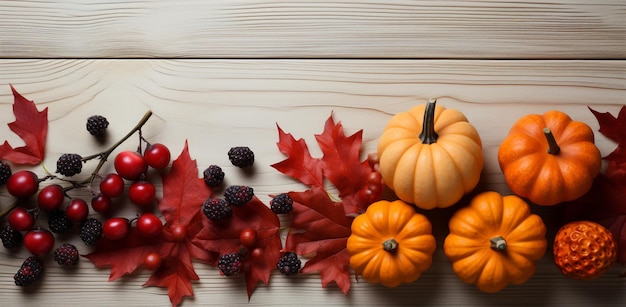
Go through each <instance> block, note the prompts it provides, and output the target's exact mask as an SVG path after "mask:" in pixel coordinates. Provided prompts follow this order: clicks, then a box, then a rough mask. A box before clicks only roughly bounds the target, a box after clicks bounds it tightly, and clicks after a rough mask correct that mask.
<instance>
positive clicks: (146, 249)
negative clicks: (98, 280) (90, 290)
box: [84, 228, 160, 281]
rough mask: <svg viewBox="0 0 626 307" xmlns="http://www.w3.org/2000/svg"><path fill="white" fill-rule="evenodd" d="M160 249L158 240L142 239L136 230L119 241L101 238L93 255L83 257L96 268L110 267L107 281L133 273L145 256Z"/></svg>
mask: <svg viewBox="0 0 626 307" xmlns="http://www.w3.org/2000/svg"><path fill="white" fill-rule="evenodd" d="M159 249H160V241H159V240H158V239H148V238H144V237H143V236H141V235H140V234H139V232H138V231H137V229H136V228H131V230H130V233H129V234H128V235H127V236H125V237H124V238H122V239H120V240H109V239H107V238H102V239H101V240H100V241H98V244H97V246H96V250H95V251H94V252H93V253H90V254H87V255H84V257H85V258H87V259H89V261H91V262H92V263H93V264H94V265H95V266H96V267H98V268H100V267H111V274H110V275H109V281H114V280H117V279H119V278H121V277H123V276H125V275H127V274H130V273H133V272H135V270H137V268H139V266H140V265H141V264H142V261H143V258H144V257H145V255H147V254H149V253H151V252H156V251H158V250H159Z"/></svg>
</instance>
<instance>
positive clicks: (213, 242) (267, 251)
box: [192, 196, 282, 298]
mask: <svg viewBox="0 0 626 307" xmlns="http://www.w3.org/2000/svg"><path fill="white" fill-rule="evenodd" d="M232 209H233V215H232V217H230V218H228V219H224V220H219V221H212V220H209V219H207V218H205V219H204V222H203V225H204V227H203V229H202V231H200V232H199V233H198V234H197V235H196V236H195V237H194V239H193V240H192V242H193V243H194V244H195V245H196V246H198V247H199V248H201V249H203V250H207V251H210V252H213V253H215V254H218V255H224V254H227V253H232V252H244V257H243V266H242V272H243V273H244V275H245V278H246V288H247V290H248V298H250V296H251V295H252V292H253V291H254V289H255V288H256V286H257V284H258V283H259V282H263V283H265V284H266V285H267V284H268V283H269V280H270V275H271V273H272V271H273V270H275V269H276V264H277V263H278V260H279V259H280V250H281V247H282V242H281V239H280V220H279V219H278V217H277V216H276V214H274V213H273V212H272V211H271V210H270V209H269V208H268V207H267V206H266V205H265V204H263V202H261V201H260V200H259V199H258V198H257V197H256V196H254V197H253V199H252V200H251V201H249V202H248V203H247V204H245V205H244V206H243V207H235V206H233V207H232ZM248 228H249V229H254V230H256V232H257V236H258V238H257V244H256V246H258V247H261V248H262V249H263V252H262V256H261V257H252V256H250V253H251V251H250V250H247V249H245V248H244V247H242V244H241V242H240V240H239V234H240V233H241V231H242V230H244V229H248ZM216 264H217V260H216V261H214V263H213V265H216Z"/></svg>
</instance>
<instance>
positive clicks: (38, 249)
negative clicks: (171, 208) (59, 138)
mask: <svg viewBox="0 0 626 307" xmlns="http://www.w3.org/2000/svg"><path fill="white" fill-rule="evenodd" d="M107 126H108V121H107V120H106V118H104V117H103V116H99V115H98V116H91V117H89V118H88V120H87V124H86V128H87V130H88V131H89V133H90V134H92V135H94V136H95V137H101V136H103V135H104V134H105V132H106V131H105V129H106V128H107ZM139 129H140V126H139V128H136V130H134V131H140V130H139ZM134 131H133V132H134ZM140 135H141V134H140ZM140 142H141V143H146V146H145V149H144V150H143V152H141V146H139V148H140V150H139V151H129V150H127V151H121V152H119V153H118V154H117V155H116V156H115V159H114V161H113V164H114V167H115V172H113V173H109V174H106V175H100V174H98V173H97V172H98V171H99V168H97V169H96V170H95V171H94V173H93V174H92V177H90V179H89V180H87V181H75V180H72V177H73V176H74V175H78V174H80V173H81V172H82V166H83V163H86V162H87V161H88V160H90V159H94V158H99V159H101V162H103V160H106V158H107V157H108V155H109V154H111V153H112V152H113V150H114V149H115V147H116V146H117V145H119V144H120V143H121V141H120V143H118V144H116V145H115V146H114V147H112V148H110V149H109V150H108V151H106V152H103V153H100V154H97V155H93V156H90V157H86V158H83V157H82V156H80V155H78V154H73V153H71V154H63V155H61V156H60V157H59V159H58V160H57V165H56V166H57V170H56V173H58V174H60V175H62V177H57V176H55V175H51V174H50V175H48V176H46V177H44V178H38V176H37V175H36V174H35V173H34V172H32V171H30V170H20V171H17V172H15V173H13V172H12V171H11V167H10V165H9V164H8V163H4V162H0V184H6V190H7V192H8V193H9V194H11V195H12V196H14V197H15V198H16V203H15V208H13V209H12V210H11V211H10V212H8V217H7V225H6V227H5V228H4V229H3V230H2V231H1V232H0V239H2V243H3V246H4V247H5V248H8V249H13V248H16V247H19V246H21V245H23V246H24V247H25V248H26V250H27V251H28V252H29V253H30V254H31V256H30V257H29V258H28V259H27V260H25V261H24V263H23V264H22V267H21V268H20V269H19V270H18V272H17V273H16V274H15V276H14V278H15V283H16V284H17V285H19V286H28V285H30V284H32V283H33V282H35V281H36V280H37V279H39V278H40V276H41V275H42V273H43V263H44V262H43V261H42V258H43V257H44V256H45V255H47V254H49V253H51V252H52V251H53V249H54V247H55V243H56V242H55V239H57V238H56V236H55V234H62V233H67V232H70V231H71V230H72V229H73V227H74V225H76V224H78V225H80V231H79V232H80V238H81V239H82V241H83V242H84V243H85V244H86V245H94V244H96V243H97V242H98V240H100V239H101V238H102V237H105V238H108V239H111V240H116V239H120V238H122V237H124V236H125V235H126V234H127V233H128V232H129V231H130V228H131V227H133V225H134V227H136V228H137V230H138V232H139V233H140V234H142V235H144V236H146V237H156V236H158V235H159V234H160V232H161V230H162V228H163V222H162V221H161V219H160V218H159V217H158V216H157V215H156V214H154V213H153V212H151V206H152V205H153V204H155V203H156V189H155V186H154V184H153V183H152V182H150V181H148V180H147V173H148V169H149V168H154V169H157V170H161V169H164V168H166V167H167V166H168V165H169V163H170V160H171V154H170V151H169V149H168V147H167V146H165V145H163V144H159V143H155V144H150V143H148V142H147V141H146V140H145V139H143V138H140ZM52 178H54V179H58V181H59V182H60V183H53V184H49V185H46V186H44V187H42V188H41V189H40V185H41V183H42V182H43V181H45V180H48V179H52ZM97 179H99V180H100V182H99V189H94V188H93V187H92V186H91V185H92V183H93V182H94V181H96V180H97ZM127 182H129V183H130V186H129V188H128V191H127V195H128V199H129V200H130V202H132V203H133V204H135V205H136V206H138V208H139V209H141V211H142V213H141V214H139V215H138V217H137V218H135V219H133V220H129V219H127V218H125V217H108V218H105V220H104V222H101V221H100V220H99V219H98V218H94V217H90V213H91V211H92V210H93V211H94V212H97V213H102V216H108V215H109V214H110V213H111V211H112V209H113V201H112V199H113V198H116V197H119V196H120V195H122V194H123V193H124V191H125V190H126V185H127ZM63 183H67V184H68V186H67V187H63V186H62V184H63ZM77 188H87V189H88V190H90V191H92V198H91V208H90V206H89V204H88V202H87V200H85V199H82V198H77V197H72V196H70V194H69V193H68V192H69V191H70V190H72V189H77ZM33 198H36V204H37V205H36V206H29V204H30V203H32V201H28V200H29V199H33ZM66 199H69V202H68V203H67V205H65V206H64V203H65V202H66ZM29 207H32V208H29ZM42 214H45V215H47V222H48V225H47V227H44V226H42V225H39V224H38V223H37V220H38V218H39V217H40V215H42ZM105 214H106V215H105ZM151 256H154V255H151ZM157 256H158V255H157ZM54 259H55V261H56V262H57V263H58V264H59V265H62V266H71V265H76V264H77V263H78V259H79V252H78V248H77V247H76V246H74V245H72V244H69V243H63V244H60V245H59V246H58V247H57V248H56V249H54ZM158 260H159V261H160V258H159V259H158ZM155 263H156V260H152V261H151V262H150V263H149V264H150V267H151V268H156V267H155Z"/></svg>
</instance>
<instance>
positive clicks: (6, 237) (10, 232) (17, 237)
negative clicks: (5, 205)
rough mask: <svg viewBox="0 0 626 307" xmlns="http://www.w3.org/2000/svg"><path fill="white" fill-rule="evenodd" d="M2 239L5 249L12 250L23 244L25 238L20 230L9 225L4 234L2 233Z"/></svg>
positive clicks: (0, 236) (0, 235) (0, 233)
mask: <svg viewBox="0 0 626 307" xmlns="http://www.w3.org/2000/svg"><path fill="white" fill-rule="evenodd" d="M0 238H2V245H3V246H4V248H7V249H11V248H14V247H17V246H19V245H20V243H22V238H23V236H22V233H21V232H20V231H19V230H17V229H15V228H13V227H11V225H7V226H6V227H5V228H4V229H3V230H2V232H0Z"/></svg>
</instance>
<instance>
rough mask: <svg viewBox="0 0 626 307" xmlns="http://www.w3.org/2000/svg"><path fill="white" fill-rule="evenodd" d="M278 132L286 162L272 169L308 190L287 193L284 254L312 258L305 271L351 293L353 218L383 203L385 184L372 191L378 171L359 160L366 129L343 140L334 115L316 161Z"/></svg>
mask: <svg viewBox="0 0 626 307" xmlns="http://www.w3.org/2000/svg"><path fill="white" fill-rule="evenodd" d="M278 133H279V142H278V144H277V145H278V148H279V150H280V151H281V152H282V153H283V154H285V155H286V156H287V158H286V159H285V160H283V161H281V162H278V163H276V164H273V165H272V166H273V167H274V168H276V169H277V170H278V171H280V172H282V173H284V174H286V175H289V176H291V177H293V178H295V179H297V180H299V181H300V182H302V183H304V184H306V185H307V186H309V187H310V189H309V190H307V191H304V192H290V193H289V195H290V196H291V197H292V199H294V210H293V211H292V216H293V221H292V223H291V227H290V229H289V233H288V234H287V239H286V243H285V248H284V250H288V251H295V252H296V253H297V254H299V255H301V256H305V257H312V258H311V259H309V261H307V262H306V264H305V265H304V267H303V268H302V272H303V273H307V272H314V271H318V272H320V275H321V277H322V286H323V287H326V286H327V285H328V284H329V283H331V282H335V283H336V284H337V285H338V286H339V288H340V289H341V290H342V291H343V292H344V293H348V291H349V289H350V269H349V258H350V257H349V255H348V252H347V251H346V242H347V239H348V237H349V236H350V226H351V224H352V220H353V216H354V215H357V214H360V213H362V212H363V211H365V209H366V208H367V206H369V204H371V203H372V202H374V201H376V200H378V199H380V197H381V194H382V185H383V183H382V181H380V180H379V181H378V182H376V183H375V185H376V187H374V189H373V190H372V189H371V184H372V183H371V182H370V180H369V178H370V175H371V174H373V173H376V171H375V170H374V168H373V167H372V166H371V165H370V164H369V163H368V161H367V160H366V159H364V160H363V161H361V160H360V159H359V156H360V154H361V143H362V130H360V131H358V132H356V133H354V134H353V135H350V136H345V134H344V130H343V126H342V125H341V123H335V122H334V121H333V119H332V114H331V116H330V117H329V118H328V119H327V120H326V123H325V125H324V131H323V132H322V134H318V135H315V138H316V140H317V143H318V145H319V146H320V149H321V150H322V153H323V156H322V158H313V157H312V156H311V154H310V153H309V151H308V146H307V145H306V143H305V141H304V140H302V139H299V140H295V138H294V137H293V136H292V135H291V134H286V133H285V132H284V131H283V130H282V129H281V128H280V127H278ZM324 179H328V181H330V182H331V183H332V184H333V185H334V186H335V187H336V188H337V190H338V192H339V195H338V196H339V199H340V200H339V201H333V200H332V199H331V196H330V195H329V194H328V193H327V191H326V190H325V189H324Z"/></svg>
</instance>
